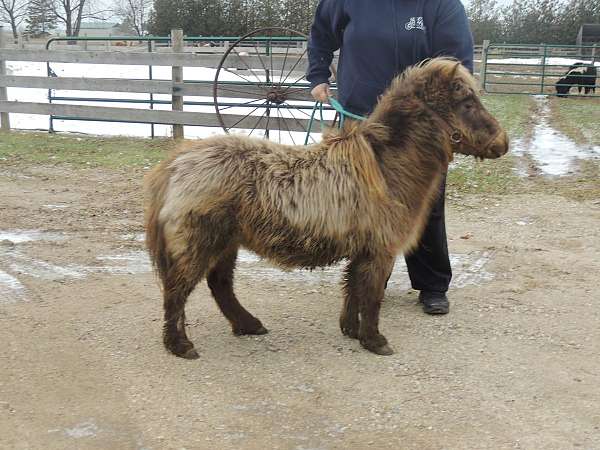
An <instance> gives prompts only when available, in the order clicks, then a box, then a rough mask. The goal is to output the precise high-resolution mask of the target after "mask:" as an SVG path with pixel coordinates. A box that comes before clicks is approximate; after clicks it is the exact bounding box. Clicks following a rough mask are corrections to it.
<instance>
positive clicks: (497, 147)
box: [486, 131, 508, 159]
mask: <svg viewBox="0 0 600 450" xmlns="http://www.w3.org/2000/svg"><path fill="white" fill-rule="evenodd" d="M506 152H508V135H507V134H506V131H502V132H501V133H498V135H497V136H496V137H495V139H494V140H493V141H492V142H490V143H489V145H488V148H487V152H486V153H487V155H486V158H491V159H493V158H499V157H501V156H502V155H505V154H506Z"/></svg>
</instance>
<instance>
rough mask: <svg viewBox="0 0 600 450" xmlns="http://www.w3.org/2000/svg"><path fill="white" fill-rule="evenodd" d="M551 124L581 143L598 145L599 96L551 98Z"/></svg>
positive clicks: (599, 122)
mask: <svg viewBox="0 0 600 450" xmlns="http://www.w3.org/2000/svg"><path fill="white" fill-rule="evenodd" d="M550 111H551V114H552V117H551V125H552V126H553V127H554V128H556V129H558V130H560V131H562V132H563V133H565V134H566V135H567V136H569V137H570V138H571V139H573V140H574V141H575V142H577V143H579V144H583V145H590V144H591V145H600V98H578V99H575V98H552V100H551V101H550Z"/></svg>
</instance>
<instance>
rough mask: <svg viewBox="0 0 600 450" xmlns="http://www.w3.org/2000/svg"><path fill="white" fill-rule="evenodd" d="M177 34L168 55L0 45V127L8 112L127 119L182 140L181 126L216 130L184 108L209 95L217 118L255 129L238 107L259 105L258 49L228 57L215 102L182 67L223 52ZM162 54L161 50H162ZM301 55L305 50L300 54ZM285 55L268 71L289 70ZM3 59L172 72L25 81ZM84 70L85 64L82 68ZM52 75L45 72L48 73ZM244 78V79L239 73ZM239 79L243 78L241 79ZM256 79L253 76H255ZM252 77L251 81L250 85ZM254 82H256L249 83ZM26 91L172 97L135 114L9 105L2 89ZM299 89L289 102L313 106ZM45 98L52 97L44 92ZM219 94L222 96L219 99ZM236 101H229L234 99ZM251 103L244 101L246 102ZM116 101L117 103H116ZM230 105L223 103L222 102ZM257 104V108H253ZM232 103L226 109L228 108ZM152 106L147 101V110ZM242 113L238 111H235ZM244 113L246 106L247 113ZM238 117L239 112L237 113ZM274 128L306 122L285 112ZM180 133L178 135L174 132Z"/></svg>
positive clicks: (210, 85)
mask: <svg viewBox="0 0 600 450" xmlns="http://www.w3.org/2000/svg"><path fill="white" fill-rule="evenodd" d="M182 41H183V33H182V32H181V30H173V32H172V34H171V43H172V46H171V49H170V51H168V52H167V51H160V52H141V51H139V52H138V51H130V50H129V49H128V51H115V50H111V51H86V50H65V49H61V50H54V49H53V50H47V49H46V50H42V49H23V48H20V49H15V48H5V47H4V46H3V45H2V43H0V116H1V118H2V127H3V129H8V128H10V125H9V119H8V113H20V114H40V115H48V116H51V117H53V116H54V117H61V118H73V119H77V120H90V121H94V120H97V121H112V122H131V123H151V124H167V125H172V126H173V127H174V130H173V135H174V136H176V137H178V136H182V131H181V130H182V127H183V125H191V126H199V127H220V126H221V125H222V123H221V122H220V121H219V120H218V117H217V115H216V114H215V113H211V112H206V111H204V112H198V111H184V110H183V104H184V103H183V101H182V99H183V97H184V96H194V97H210V101H205V102H204V104H205V105H208V104H213V103H216V102H217V101H218V102H221V101H222V102H224V103H225V104H226V105H228V106H226V107H225V108H222V109H228V110H227V111H221V114H227V116H228V123H233V124H235V126H232V127H231V128H245V129H250V128H252V127H256V125H257V123H256V122H257V116H256V115H252V114H244V111H243V109H244V108H241V107H243V106H245V105H247V104H248V103H255V102H258V101H260V100H261V96H264V94H265V85H264V83H263V81H264V80H263V78H261V75H260V71H262V70H263V68H264V64H265V63H264V61H263V60H262V59H261V56H260V54H259V53H258V52H256V54H254V53H253V52H254V50H255V49H254V48H250V50H248V51H240V52H235V53H234V54H230V55H229V57H228V60H227V64H228V66H227V67H224V68H223V71H222V73H223V74H224V75H225V76H226V77H228V78H227V81H226V83H228V85H227V86H228V90H227V89H221V90H220V92H219V94H218V95H219V98H218V99H217V98H216V95H215V87H214V84H215V83H214V82H213V81H212V80H202V81H199V80H192V81H184V80H183V79H182V76H181V75H182V72H181V69H182V68H183V67H190V68H205V69H213V72H214V69H216V68H218V67H219V65H220V63H221V55H219V54H210V53H204V52H202V53H194V52H190V51H189V48H187V49H186V48H184V47H183V45H182V44H183V43H182ZM165 50H166V49H165ZM300 51H304V52H305V49H300ZM288 53H290V54H291V51H289V50H288V49H286V50H285V53H283V52H282V53H280V54H275V52H273V54H271V55H270V56H269V64H270V66H271V68H272V70H281V71H283V70H284V68H287V66H286V61H287V60H288V56H289V55H288ZM302 56H303V57H302V58H300V60H299V62H298V64H297V65H296V66H295V67H294V69H293V70H294V73H303V72H304V71H305V69H306V64H307V60H306V57H305V55H304V54H303V55H302ZM6 61H28V62H37V63H44V62H47V63H51V62H54V63H71V64H85V65H88V64H93V65H124V66H148V67H153V66H162V67H164V66H170V67H172V68H173V70H172V74H173V76H172V79H171V80H144V79H133V78H132V79H128V78H96V77H93V75H94V73H93V72H94V69H93V66H92V68H91V69H88V70H89V74H90V76H87V75H84V76H82V77H63V76H60V77H59V76H52V74H51V73H49V75H48V76H31V75H26V74H19V75H14V74H8V73H6V70H5V62H6ZM88 67H89V66H88ZM49 72H51V71H49ZM243 73H245V74H246V75H243ZM240 74H242V75H240ZM257 74H258V75H257ZM250 77H253V78H252V80H250ZM253 80H256V81H253ZM7 87H14V88H32V89H35V88H37V89H40V88H41V89H48V90H49V92H50V90H69V91H72V90H80V91H94V92H95V91H105V92H117V93H119V92H122V93H147V94H151V95H152V94H169V95H171V102H170V103H171V110H164V109H141V108H129V107H111V106H95V105H82V104H73V103H52V102H48V103H43V102H40V101H38V102H31V101H20V100H13V101H9V100H7V96H6V88H7ZM299 87H302V89H300V88H298V89H295V90H294V91H295V92H294V94H295V100H297V101H301V102H312V99H311V97H310V89H308V88H305V87H304V86H301V85H299ZM49 97H50V95H49ZM222 97H223V98H222ZM234 99H235V100H234ZM249 99H250V101H248V100H249ZM115 100H117V99H115ZM228 102H229V103H228ZM255 104H256V103H255ZM229 105H230V106H229ZM150 108H152V104H151V105H150ZM240 110H242V114H239V112H240ZM246 110H247V108H246ZM236 113H238V114H236ZM277 119H278V125H279V126H280V127H284V128H285V130H287V131H305V130H306V129H307V125H308V119H307V118H299V117H292V116H288V117H285V116H284V115H283V114H282V115H281V117H278V118H277ZM177 130H180V131H177Z"/></svg>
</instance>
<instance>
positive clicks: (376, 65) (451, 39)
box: [306, 0, 473, 314]
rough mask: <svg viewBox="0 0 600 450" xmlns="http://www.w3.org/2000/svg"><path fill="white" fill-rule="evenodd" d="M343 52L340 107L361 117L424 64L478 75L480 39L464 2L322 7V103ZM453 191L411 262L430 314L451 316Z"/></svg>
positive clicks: (316, 26)
mask: <svg viewBox="0 0 600 450" xmlns="http://www.w3.org/2000/svg"><path fill="white" fill-rule="evenodd" d="M338 49H339V50H340V53H339V62H338V68H337V80H336V82H337V96H338V100H339V102H340V103H341V104H342V106H343V107H344V108H345V109H347V110H348V111H350V112H352V113H354V114H360V115H367V114H369V113H370V112H371V111H372V110H373V108H374V106H375V104H376V103H377V98H378V96H379V95H381V94H382V93H383V91H384V90H385V89H386V88H387V86H388V85H389V84H390V82H391V81H392V79H393V78H394V77H395V76H396V75H398V74H399V73H401V72H402V71H403V70H404V69H406V68H407V67H408V66H411V65H413V64H416V63H418V62H420V61H422V60H424V59H427V58H431V57H434V56H442V55H444V56H454V57H455V58H457V59H458V60H460V61H461V62H462V63H463V64H464V65H465V66H466V67H467V68H468V69H469V70H470V71H471V72H472V71H473V38H472V35H471V31H470V28H469V23H468V20H467V16H466V14H465V9H464V7H463V5H462V3H461V2H460V0H321V1H320V2H319V5H318V6H317V10H316V13H315V19H314V22H313V24H312V27H311V31H310V37H309V40H308V61H309V65H308V70H307V75H306V77H307V79H308V81H309V82H310V83H311V88H312V92H311V93H312V95H313V97H314V98H315V99H316V100H318V101H327V98H328V97H329V96H330V95H331V94H330V91H329V78H330V77H331V72H330V70H329V67H330V65H331V61H332V59H333V53H334V52H335V51H336V50H338ZM445 186H446V180H445V178H444V181H443V183H442V186H441V187H440V195H439V198H438V201H437V202H436V204H435V205H434V207H433V210H432V212H431V215H430V217H429V222H428V224H427V226H426V228H425V232H424V233H423V236H422V238H421V242H420V244H419V247H418V248H417V249H416V250H415V251H414V252H413V253H411V254H410V255H405V260H406V265H407V267H408V273H409V276H410V280H411V284H412V287H413V289H416V290H418V291H420V294H419V300H420V301H421V302H422V304H423V309H424V311H425V312H426V313H429V314H446V313H447V312H448V310H449V303H448V298H447V297H446V291H447V290H448V286H449V284H450V280H451V278H452V270H451V267H450V259H449V257H448V243H447V239H446V226H445V221H444V195H445V194H444V193H445Z"/></svg>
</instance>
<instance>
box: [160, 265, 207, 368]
mask: <svg viewBox="0 0 600 450" xmlns="http://www.w3.org/2000/svg"><path fill="white" fill-rule="evenodd" d="M204 272H205V268H202V267H201V266H198V265H197V264H194V262H193V260H192V259H191V258H188V257H180V258H178V259H177V261H175V262H174V264H173V265H172V266H171V269H170V270H169V271H168V273H167V274H166V275H165V277H164V279H163V286H164V293H163V297H164V303H163V306H164V312H165V315H164V328H163V343H164V345H165V347H166V349H167V350H169V351H170V352H171V353H173V354H174V355H176V356H180V357H182V358H186V359H196V358H198V353H197V352H196V350H195V349H194V344H193V343H192V342H191V341H190V340H189V339H188V337H187V334H186V332H185V303H186V301H187V298H188V297H189V295H190V294H191V293H192V291H193V290H194V288H195V287H196V284H197V283H198V281H199V280H200V279H201V278H202V276H203V275H204Z"/></svg>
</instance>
